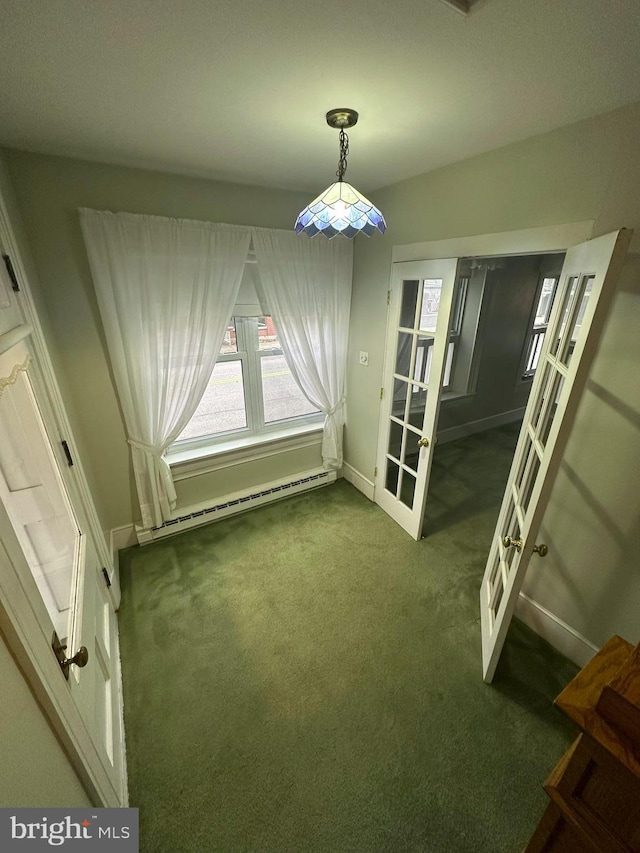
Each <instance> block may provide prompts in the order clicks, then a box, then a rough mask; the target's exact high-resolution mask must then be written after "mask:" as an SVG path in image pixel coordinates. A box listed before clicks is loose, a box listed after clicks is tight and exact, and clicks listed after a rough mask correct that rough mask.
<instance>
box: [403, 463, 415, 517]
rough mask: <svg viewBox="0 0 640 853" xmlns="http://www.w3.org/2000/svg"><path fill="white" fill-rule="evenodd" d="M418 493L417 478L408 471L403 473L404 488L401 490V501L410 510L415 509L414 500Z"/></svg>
mask: <svg viewBox="0 0 640 853" xmlns="http://www.w3.org/2000/svg"><path fill="white" fill-rule="evenodd" d="M415 493H416V478H415V477H414V476H413V474H410V473H409V472H408V471H403V472H402V486H401V488H400V500H401V501H402V503H403V504H404V505H405V506H408V507H409V509H413V499H414V497H415Z"/></svg>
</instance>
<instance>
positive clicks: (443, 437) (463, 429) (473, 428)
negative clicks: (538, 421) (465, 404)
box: [438, 407, 525, 444]
mask: <svg viewBox="0 0 640 853" xmlns="http://www.w3.org/2000/svg"><path fill="white" fill-rule="evenodd" d="M524 412H525V408H524V407H523V408H521V409H511V410H510V411H509V412H500V414H498V415H491V416H490V417H488V418H480V419H479V420H477V421H469V423H466V424H460V425H459V426H454V427H449V428H448V429H443V430H441V431H440V432H439V433H438V444H445V443H446V442H448V441H455V440H456V439H458V438H466V437H467V436H469V435H473V434H474V433H476V432H483V431H484V430H486V429H494V428H495V427H499V426H504V425H505V424H510V423H513V422H514V421H521V420H522V418H523V417H524Z"/></svg>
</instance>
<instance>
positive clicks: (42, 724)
mask: <svg viewBox="0 0 640 853" xmlns="http://www.w3.org/2000/svg"><path fill="white" fill-rule="evenodd" d="M0 685H1V688H0V807H7V806H24V807H28V806H33V807H38V806H43V807H44V806H51V807H54V806H60V807H69V808H70V807H74V806H89V805H91V803H90V801H89V798H88V797H87V794H86V792H85V790H84V788H83V787H82V785H81V784H80V781H79V779H78V777H77V776H76V773H75V771H74V769H73V768H72V766H71V764H70V762H69V760H68V758H67V756H66V755H65V753H64V751H63V749H62V747H61V746H60V744H59V743H58V741H57V739H56V736H55V735H54V733H53V731H52V730H51V728H50V727H49V724H48V722H47V720H46V718H45V716H44V714H43V713H42V710H41V709H40V706H39V705H38V703H37V702H36V700H35V699H34V697H33V695H32V693H31V691H30V690H29V687H28V685H27V683H26V681H25V680H24V677H23V675H22V673H21V672H20V670H19V669H18V666H17V664H16V663H15V661H14V659H13V658H12V657H11V654H10V653H9V650H8V649H7V646H6V644H5V642H4V640H3V638H2V636H0Z"/></svg>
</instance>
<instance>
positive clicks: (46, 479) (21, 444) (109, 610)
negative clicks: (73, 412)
mask: <svg viewBox="0 0 640 853" xmlns="http://www.w3.org/2000/svg"><path fill="white" fill-rule="evenodd" d="M53 421H54V418H53V417H52V415H51V413H50V412H49V411H48V403H47V401H46V394H45V393H44V389H43V387H42V382H41V380H40V378H39V374H38V370H37V362H36V359H35V353H34V352H33V351H32V349H31V347H30V345H29V338H28V337H27V336H25V337H23V338H22V340H19V341H18V342H17V343H15V344H13V345H12V346H11V347H9V348H8V349H7V350H6V351H4V352H0V543H1V547H0V570H1V571H0V605H1V608H0V609H1V610H2V613H3V614H6V615H8V616H9V617H10V622H11V625H10V629H11V630H13V631H16V633H18V635H20V634H22V636H21V637H20V645H21V646H22V648H24V649H25V653H26V657H27V659H26V660H25V661H20V662H21V664H22V665H23V667H24V668H27V666H28V667H33V669H34V670H35V672H36V677H37V680H38V683H40V684H42V686H43V690H44V691H45V694H46V701H45V699H43V698H41V697H39V698H41V701H42V702H43V704H45V705H47V704H48V705H49V707H53V709H54V711H55V714H56V715H59V716H60V717H61V718H64V720H65V722H66V724H67V725H68V727H69V728H70V729H71V730H72V731H73V735H74V743H73V746H72V748H71V749H72V751H73V750H75V751H76V753H77V754H78V755H79V757H80V764H82V766H83V768H85V767H86V768H89V772H90V774H91V778H88V779H87V778H85V779H84V781H85V782H89V788H90V789H91V788H93V790H94V791H96V792H97V794H98V796H97V797H96V799H97V804H100V805H110V806H116V805H123V804H124V802H123V791H122V777H123V769H122V738H123V733H122V729H121V717H120V710H119V709H120V701H119V685H118V679H117V672H118V667H117V624H116V615H115V612H114V609H113V604H112V601H111V597H110V595H109V593H108V589H107V586H106V582H105V577H104V575H103V571H102V566H101V565H100V561H99V558H98V555H97V552H96V549H95V547H94V545H93V542H92V540H91V537H90V536H88V535H87V534H86V532H85V531H86V528H87V525H86V523H85V520H84V517H83V513H82V510H81V507H80V503H79V501H72V498H71V493H72V490H71V489H70V484H69V481H68V479H67V478H66V477H65V475H64V473H63V471H64V468H63V466H65V463H66V460H65V458H64V455H63V453H62V448H61V446H60V444H59V442H57V441H56V440H55V439H54V438H53V429H54V424H53ZM67 467H68V466H67ZM3 618H4V617H3ZM0 628H3V629H5V630H7V629H8V626H7V625H4V624H0ZM54 632H55V637H56V638H57V641H58V642H57V643H56V642H54ZM54 646H57V648H58V652H57V654H58V657H56V652H55V650H54ZM63 647H66V648H63ZM78 652H79V654H78V656H77V657H75V656H76V653H78ZM74 657H75V663H72V664H68V665H67V666H65V667H64V668H62V667H61V665H60V662H59V659H62V660H63V661H64V660H65V659H66V660H68V659H71V658H74ZM43 695H44V694H43ZM65 745H67V744H65ZM52 784H54V780H52Z"/></svg>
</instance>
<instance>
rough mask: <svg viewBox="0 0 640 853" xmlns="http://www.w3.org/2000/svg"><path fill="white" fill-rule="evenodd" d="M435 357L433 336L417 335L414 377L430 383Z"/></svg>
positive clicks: (426, 383)
mask: <svg viewBox="0 0 640 853" xmlns="http://www.w3.org/2000/svg"><path fill="white" fill-rule="evenodd" d="M432 359H433V338H432V337H426V336H425V335H418V336H417V345H416V363H415V366H414V369H413V378H414V379H415V380H416V381H417V382H422V383H424V384H425V385H428V384H429V376H430V374H431V361H432Z"/></svg>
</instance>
